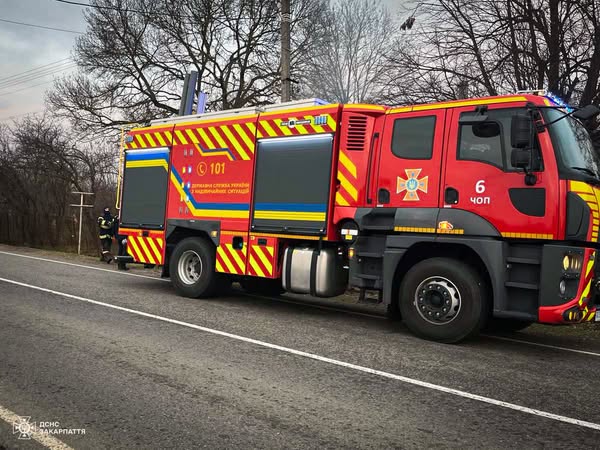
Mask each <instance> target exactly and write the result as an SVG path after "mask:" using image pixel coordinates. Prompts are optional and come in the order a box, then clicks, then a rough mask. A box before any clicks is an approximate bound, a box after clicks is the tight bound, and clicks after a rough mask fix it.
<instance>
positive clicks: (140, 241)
mask: <svg viewBox="0 0 600 450" xmlns="http://www.w3.org/2000/svg"><path fill="white" fill-rule="evenodd" d="M144 241H145V240H144V238H140V240H139V244H140V245H141V246H142V248H143V249H144V251H145V252H146V256H148V259H149V260H150V261H149V262H151V263H152V264H156V261H154V257H153V255H152V252H151V251H150V250H148V246H146V242H144Z"/></svg>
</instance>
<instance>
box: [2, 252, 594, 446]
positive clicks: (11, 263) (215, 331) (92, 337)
mask: <svg viewBox="0 0 600 450" xmlns="http://www.w3.org/2000/svg"><path fill="white" fill-rule="evenodd" d="M9 253H13V254H9ZM16 254H19V255H22V256H17V255H16ZM23 255H24V256H29V257H24V256H23ZM35 258H49V259H52V260H55V261H62V262H67V263H68V264H60V263H58V262H51V261H44V260H40V259H35ZM81 265H85V266H89V267H81ZM97 269H102V270H97ZM115 269H116V268H114V267H112V266H107V265H106V264H103V265H101V264H99V263H98V262H97V261H94V260H93V259H89V258H77V257H73V256H65V255H60V254H54V255H53V254H50V253H48V252H41V251H36V250H30V249H18V248H14V247H8V246H0V449H2V447H4V448H7V449H8V448H27V449H29V448H44V446H46V447H48V446H49V447H52V446H53V445H58V444H56V442H58V441H56V442H55V443H54V444H53V443H48V442H46V444H44V445H43V444H41V443H39V442H36V441H34V440H23V439H18V437H19V434H18V433H17V434H13V426H12V423H11V421H10V420H8V419H6V413H5V414H4V416H5V418H4V420H2V411H5V412H6V411H9V412H12V413H13V414H16V415H18V416H27V417H30V421H31V422H35V423H37V424H39V423H40V422H54V424H53V425H54V428H55V429H56V428H60V429H67V430H68V429H71V430H81V429H85V434H84V435H82V434H61V435H55V438H56V439H58V440H60V441H61V442H63V443H64V444H66V445H68V446H70V447H72V448H111V449H112V448H144V449H150V448H244V449H246V448H311V449H312V448H461V449H465V448H477V449H482V448H485V449H492V448H499V449H508V448H519V449H523V448H565V447H573V448H600V417H599V416H600V407H599V405H598V380H599V378H600V377H599V375H600V348H599V347H600V346H599V345H598V344H597V343H596V342H597V341H596V340H594V339H592V340H590V339H588V338H586V339H584V338H581V339H579V338H577V337H576V336H575V337H573V336H566V337H561V336H553V335H549V336H547V337H546V336H545V335H543V334H542V335H539V333H535V332H532V333H530V334H528V333H519V334H515V335H513V336H512V337H511V339H517V340H520V341H527V340H530V341H536V342H539V343H542V344H548V345H551V346H552V347H540V346H535V345H530V344H527V343H525V342H514V341H506V340H500V339H496V338H493V337H480V338H478V339H477V340H474V341H471V342H468V343H465V344H462V345H453V346H449V345H442V344H436V343H432V342H427V341H423V340H419V339H418V338H415V337H413V336H412V335H410V334H409V332H408V331H407V330H406V329H405V328H404V327H402V325H401V324H398V323H393V322H389V321H387V320H385V319H383V318H381V317H378V316H377V314H373V315H370V314H365V315H363V314H362V313H365V312H369V311H370V309H368V308H364V307H353V306H347V305H338V304H336V303H333V304H332V308H334V309H340V308H345V309H349V310H350V313H347V312H341V311H334V310H329V309H323V308H320V307H315V305H322V304H323V303H321V302H315V301H312V300H307V302H306V303H302V302H298V300H292V302H289V301H288V302H283V301H279V300H269V299H264V298H257V297H249V296H245V295H242V294H240V293H232V294H230V295H227V296H225V297H221V298H215V299H210V300H192V299H186V298H180V297H177V296H176V295H175V293H174V292H173V290H172V288H171V286H170V283H168V282H165V281H164V280H160V279H157V278H156V275H155V274H152V273H149V274H148V272H143V271H141V270H132V271H130V272H128V273H126V274H123V273H119V272H117V271H116V270H115ZM144 274H148V277H145V276H136V275H144ZM19 283H20V284H19ZM50 291H51V292H50ZM288 300H289V299H288ZM94 302H100V303H94ZM115 307H118V308H122V309H116V308H115ZM373 311H375V310H373ZM143 314H145V315H143ZM555 346H561V347H564V349H559V348H555ZM570 349H573V350H580V351H588V352H591V353H592V354H585V353H577V352H574V351H569V350H570ZM503 402H506V403H503ZM578 421H583V422H578ZM56 422H58V424H56ZM42 434H43V433H42Z"/></svg>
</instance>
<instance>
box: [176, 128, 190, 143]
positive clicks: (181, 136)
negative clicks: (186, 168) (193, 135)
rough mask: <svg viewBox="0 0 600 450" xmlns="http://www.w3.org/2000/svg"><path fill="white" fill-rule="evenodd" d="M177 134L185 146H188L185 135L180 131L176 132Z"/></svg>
mask: <svg viewBox="0 0 600 450" xmlns="http://www.w3.org/2000/svg"><path fill="white" fill-rule="evenodd" d="M175 134H176V135H177V137H178V138H179V140H180V141H181V142H182V143H183V144H185V145H187V144H188V141H187V139H186V138H185V136H184V135H183V133H182V132H181V131H180V130H175Z"/></svg>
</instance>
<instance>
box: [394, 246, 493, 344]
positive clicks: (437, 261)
mask: <svg viewBox="0 0 600 450" xmlns="http://www.w3.org/2000/svg"><path fill="white" fill-rule="evenodd" d="M398 301H399V305H400V312H401V314H402V319H403V320H404V322H405V323H406V326H407V327H408V328H409V330H410V331H412V332H413V333H414V334H416V335H418V336H420V337H423V338H425V339H430V340H434V341H438V342H444V343H455V342H459V341H461V340H463V339H465V338H467V337H469V336H471V335H473V334H476V333H478V332H479V330H480V329H481V327H482V325H483V323H484V321H485V317H486V316H485V315H486V311H487V308H486V303H487V298H486V289H485V286H484V284H483V280H482V279H481V276H480V275H479V274H478V273H477V272H476V271H475V270H473V269H472V268H471V267H470V266H468V265H466V264H464V263H462V262H460V261H457V260H454V259H450V258H432V259H427V260H424V261H421V262H419V263H417V264H416V265H415V266H413V267H412V268H411V269H410V270H409V271H408V272H407V273H406V275H405V277H404V279H403V280H402V285H401V287H400V297H399V299H398Z"/></svg>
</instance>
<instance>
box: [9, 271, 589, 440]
mask: <svg viewBox="0 0 600 450" xmlns="http://www.w3.org/2000/svg"><path fill="white" fill-rule="evenodd" d="M0 281H4V282H5V283H9V284H14V285H17V286H22V287H26V288H29V289H34V290H37V291H41V292H46V293H49V294H54V295H58V296H61V297H66V298H70V299H73V300H79V301H81V302H86V303H91V304H93V305H98V306H104V307H106V308H111V309H115V310H118V311H124V312H127V313H131V314H135V315H138V316H142V317H148V318H150V319H155V320H159V321H161V322H167V323H172V324H175V325H180V326H183V327H186V328H191V329H194V330H198V331H203V332H205V333H210V334H214V335H217V336H223V337H227V338H230V339H235V340H238V341H242V342H247V343H249V344H254V345H258V346H261V347H266V348H270V349H273V350H279V351H281V352H285V353H290V354H292V355H296V356H302V357H304V358H308V359H313V360H316V361H321V362H324V363H328V364H332V365H335V366H340V367H345V368H348V369H352V370H356V371H358V372H363V373H368V374H371V375H377V376H380V377H383V378H389V379H392V380H397V381H401V382H403V383H407V384H412V385H414V386H419V387H423V388H427V389H431V390H434V391H438V392H443V393H446V394H450V395H454V396H457V397H462V398H466V399H469V400H475V401H478V402H482V403H488V404H490V405H494V406H500V407H502V408H507V409H511V410H513V411H519V412H522V413H525V414H530V415H533V416H538V417H544V418H546V419H551V420H556V421H558V422H563V423H568V424H571V425H577V426H580V427H584V428H590V429H592V430H597V431H600V424H599V423H593V422H587V421H585V420H579V419H574V418H572V417H567V416H561V415H559V414H553V413H550V412H546V411H542V410H539V409H534V408H528V407H526V406H521V405H516V404H514V403H509V402H505V401H502V400H496V399H493V398H490V397H484V396H482V395H477V394H471V393H470V392H465V391H460V390H458V389H453V388H449V387H445V386H441V385H437V384H433V383H428V382H426V381H421V380H417V379H414V378H408V377H405V376H402V375H396V374H394V373H389V372H384V371H382V370H376V369H371V368H369V367H364V366H359V365H356V364H352V363H348V362H344V361H339V360H337V359H332V358H328V357H326V356H320V355H316V354H314V353H308V352H304V351H301V350H295V349H293V348H289V347H283V346H281V345H277V344H271V343H269V342H264V341H259V340H257V339H252V338H248V337H244V336H239V335H237V334H232V333H227V332H225V331H220V330H215V329H213V328H207V327H203V326H200V325H195V324H193V323H188V322H182V321H181V320H175V319H169V318H168V317H163V316H157V315H155V314H150V313H146V312H143V311H138V310H135V309H130V308H124V307H122V306H116V305H112V304H110V303H104V302H100V301H97V300H92V299H89V298H85V297H79V296H77V295H72V294H67V293H65V292H59V291H54V290H52V289H46V288H42V287H39V286H33V285H31V284H26V283H21V282H19V281H14V280H8V279H6V278H0Z"/></svg>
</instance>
